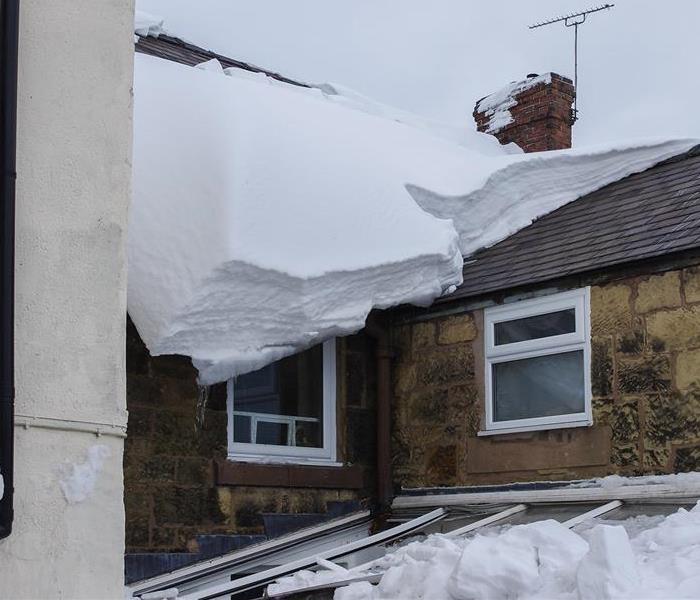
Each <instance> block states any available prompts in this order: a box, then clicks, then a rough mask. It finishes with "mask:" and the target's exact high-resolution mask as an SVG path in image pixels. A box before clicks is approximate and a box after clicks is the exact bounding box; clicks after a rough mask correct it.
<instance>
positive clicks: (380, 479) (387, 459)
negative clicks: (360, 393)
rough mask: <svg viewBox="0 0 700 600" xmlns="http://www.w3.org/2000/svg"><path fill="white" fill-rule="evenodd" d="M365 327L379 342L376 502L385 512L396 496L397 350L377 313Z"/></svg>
mask: <svg viewBox="0 0 700 600" xmlns="http://www.w3.org/2000/svg"><path fill="white" fill-rule="evenodd" d="M365 331H366V332H367V334H368V335H369V336H370V337H372V338H374V340H375V341H376V343H377V345H376V351H375V356H376V363H377V425H376V429H377V505H378V508H379V511H380V512H382V511H385V510H387V509H388V508H390V506H391V501H392V500H393V498H394V489H393V483H392V475H391V395H392V383H391V364H392V361H393V359H394V353H393V351H392V348H391V341H390V335H389V330H388V329H387V328H386V326H385V324H384V323H382V322H381V321H380V319H379V317H378V316H377V314H376V313H373V314H372V315H371V316H370V318H369V319H367V323H366V325H365Z"/></svg>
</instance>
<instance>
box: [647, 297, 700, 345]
mask: <svg viewBox="0 0 700 600" xmlns="http://www.w3.org/2000/svg"><path fill="white" fill-rule="evenodd" d="M647 330H648V332H649V334H650V335H651V336H653V337H654V338H657V339H658V340H661V341H662V342H663V343H664V344H665V345H666V347H667V348H669V349H670V350H684V349H686V348H693V347H696V348H697V347H700V305H695V306H690V307H684V308H676V309H673V310H663V311H658V312H655V313H653V314H651V315H649V316H648V317H647Z"/></svg>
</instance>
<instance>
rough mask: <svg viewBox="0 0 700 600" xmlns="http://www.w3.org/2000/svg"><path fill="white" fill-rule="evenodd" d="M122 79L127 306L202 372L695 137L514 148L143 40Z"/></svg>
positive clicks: (272, 350) (350, 308)
mask: <svg viewBox="0 0 700 600" xmlns="http://www.w3.org/2000/svg"><path fill="white" fill-rule="evenodd" d="M134 88H135V98H134V177H133V193H134V197H133V204H132V210H131V216H130V225H129V249H128V251H129V292H128V293H129V313H130V315H131V317H132V319H133V321H134V323H135V324H136V326H137V328H138V330H139V333H140V334H141V336H142V338H143V339H144V341H145V343H146V345H147V346H148V348H149V350H150V351H151V353H153V354H183V355H187V356H191V357H192V358H193V361H194V363H195V365H196V366H197V367H198V368H199V370H200V381H201V382H202V383H204V384H208V383H214V382H216V381H222V380H225V379H227V378H228V377H231V376H233V375H235V374H238V373H242V372H246V371H249V370H253V369H255V368H258V367H260V366H262V365H264V364H266V363H268V362H270V361H273V360H276V359H278V358H281V357H282V356H285V355H288V354H291V353H293V352H296V351H298V350H299V349H301V348H304V347H307V346H309V345H312V344H315V343H318V342H320V341H322V340H323V339H326V338H328V337H331V336H334V335H342V334H347V333H351V332H354V331H357V330H358V329H360V328H361V327H362V326H363V325H364V321H365V318H366V316H367V314H368V313H369V311H370V310H371V309H372V308H375V307H376V308H387V307H390V306H395V305H398V304H402V303H414V304H422V305H425V304H429V303H430V302H432V301H433V300H434V299H435V298H436V297H438V296H440V295H441V294H444V293H446V292H449V291H450V290H451V289H453V288H454V286H456V285H459V283H460V282H461V277H462V255H463V254H465V255H466V254H469V253H471V252H472V251H473V250H474V249H476V248H477V247H480V246H483V245H488V244H492V243H494V242H496V241H498V240H500V239H502V238H503V237H505V236H507V235H509V234H510V233H513V232H514V231H517V230H518V229H520V228H521V227H524V226H526V225H528V224H529V223H530V222H531V221H532V219H534V218H536V217H538V216H541V215H542V214H545V213H546V212H549V211H550V210H553V209H554V208H557V207H558V206H561V205H562V204H564V203H566V202H569V201H571V200H574V199H576V198H577V197H579V196H580V195H582V194H584V193H586V192H589V191H591V190H593V189H597V188H599V187H602V186H603V185H606V184H607V183H610V182H611V181H614V180H615V179H619V178H621V177H624V176H626V175H628V174H630V173H632V172H635V171H638V170H643V169H645V168H648V167H649V166H651V165H653V164H655V163H656V162H658V161H661V160H664V159H666V158H669V157H670V156H674V155H676V154H679V153H681V152H684V151H686V150H687V149H688V148H690V147H691V146H693V145H694V144H696V143H697V142H694V141H671V142H653V143H646V144H642V145H637V146H629V147H626V148H615V149H611V148H609V147H606V148H598V149H593V150H587V151H584V150H578V151H566V152H549V153H541V154H536V155H523V154H512V153H508V151H507V149H503V148H501V147H500V146H498V144H497V142H496V141H495V140H494V139H492V138H490V136H485V135H483V134H477V133H476V132H474V133H473V134H471V135H465V136H464V139H463V140H459V142H460V143H457V142H456V141H453V140H451V139H448V137H449V136H447V135H445V132H444V131H443V132H437V133H435V134H433V132H432V131H431V130H430V128H429V127H427V126H421V124H420V123H413V122H407V119H406V116H405V115H403V114H402V115H400V116H398V117H397V118H391V117H390V118H387V116H388V115H387V114H386V110H385V109H384V108H382V109H381V110H378V111H377V110H369V108H371V107H369V108H368V104H367V101H366V99H365V100H362V99H360V100H358V99H357V98H354V99H353V98H352V97H349V96H348V95H347V94H339V93H337V90H332V91H331V92H330V93H328V92H324V91H321V90H320V89H302V88H298V87H294V86H289V85H286V84H282V83H279V82H276V81H275V80H273V79H270V78H265V77H263V78H261V77H259V76H255V75H253V76H251V75H250V74H246V73H244V72H242V71H240V70H238V69H227V70H226V75H224V74H223V73H220V72H215V71H207V70H202V69H193V68H190V67H186V66H182V65H179V64H176V63H171V62H168V61H164V60H161V59H158V58H154V57H150V56H144V55H137V56H136V64H135V82H134ZM369 112H374V113H375V114H368V113H369ZM377 112H379V113H381V114H377ZM419 205H420V206H419ZM421 207H422V209H421Z"/></svg>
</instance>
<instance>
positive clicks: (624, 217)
mask: <svg viewBox="0 0 700 600" xmlns="http://www.w3.org/2000/svg"><path fill="white" fill-rule="evenodd" d="M693 248H700V146H696V147H695V148H693V149H692V150H690V151H689V152H687V153H686V154H684V155H682V156H680V157H676V158H673V159H671V160H669V161H665V162H663V163H661V164H659V165H656V166H654V167H652V168H650V169H648V170H646V171H643V172H641V173H636V174H634V175H630V176H628V177H626V178H624V179H621V180H620V181H617V182H615V183H612V184H610V185H607V186H605V187H604V188H601V189H600V190H598V191H595V192H592V193H590V194H587V195H585V196H582V197H581V198H579V199H578V200H575V201H574V202H571V203H569V204H567V205H565V206H563V207H561V208H559V209H557V210H555V211H553V212H551V213H549V214H547V215H545V216H544V217H541V218H540V219H538V220H537V221H535V222H534V223H532V224H531V225H530V226H528V227H526V228H524V229H521V230H520V231H518V232H517V233H515V234H513V235H511V236H510V237H508V238H506V239H505V240H503V241H502V242H499V243H498V244H495V245H494V246H492V247H490V248H486V249H484V250H480V251H478V252H476V253H475V254H473V255H472V256H470V257H468V258H466V259H465V262H464V270H463V273H464V283H463V284H462V285H461V286H460V287H459V288H458V289H457V291H456V292H454V293H453V294H451V295H450V296H447V297H445V298H444V299H443V301H453V300H456V299H459V298H467V297H473V296H477V295H482V294H485V293H489V292H495V291H500V290H505V289H508V288H515V287H519V286H525V285H531V284H535V283H542V282H546V281H550V280H554V279H559V278H563V277H566V276H570V275H575V274H580V273H585V272H593V271H598V270H600V269H603V268H606V267H613V266H618V265H622V264H624V263H629V262H635V261H639V260H643V259H650V258H656V257H661V256H664V255H668V254H672V253H675V252H681V251H685V250H689V249H693Z"/></svg>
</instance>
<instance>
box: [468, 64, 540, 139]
mask: <svg viewBox="0 0 700 600" xmlns="http://www.w3.org/2000/svg"><path fill="white" fill-rule="evenodd" d="M540 83H544V84H550V83H552V74H551V73H545V74H544V75H538V76H535V77H528V78H527V79H524V80H522V81H512V82H511V83H509V84H508V85H506V86H505V87H503V88H501V89H500V90H498V91H497V92H494V93H493V94H490V95H488V96H486V97H485V98H482V99H481V100H479V102H477V104H476V110H477V111H478V112H481V113H485V114H486V116H488V117H489V124H488V127H487V128H486V132H487V133H497V132H498V131H500V130H501V129H503V128H504V127H505V126H506V125H510V124H511V123H512V122H513V115H511V114H510V109H511V108H513V107H514V106H515V105H516V104H517V103H518V101H517V100H516V99H515V97H516V96H517V95H518V94H520V93H521V92H524V91H525V90H529V89H530V88H532V87H535V86H536V85H539V84H540Z"/></svg>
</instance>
